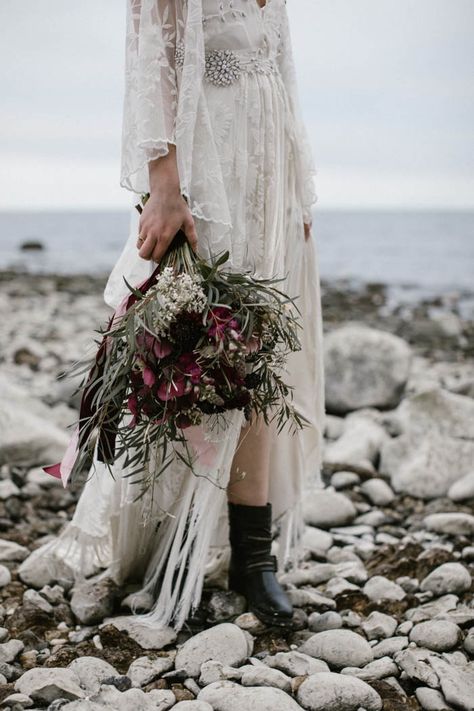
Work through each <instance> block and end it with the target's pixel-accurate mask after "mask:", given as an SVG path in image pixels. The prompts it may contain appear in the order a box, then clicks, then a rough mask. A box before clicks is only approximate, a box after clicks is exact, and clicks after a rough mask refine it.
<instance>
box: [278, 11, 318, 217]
mask: <svg viewBox="0 0 474 711" xmlns="http://www.w3.org/2000/svg"><path fill="white" fill-rule="evenodd" d="M278 65H279V69H280V73H281V76H282V79H283V82H284V84H285V88H286V92H287V95H288V98H289V102H290V108H291V112H292V115H293V118H294V131H295V161H296V166H297V180H298V191H299V195H300V199H301V204H302V207H303V219H304V222H306V223H309V222H311V219H312V207H313V205H314V204H315V203H316V202H317V200H318V196H317V194H316V187H315V176H316V175H317V169H316V167H315V163H314V157H313V150H312V146H311V142H310V140H309V136H308V132H307V129H306V125H305V123H304V120H303V115H302V111H301V105H300V98H299V91H298V80H297V75H296V68H295V63H294V56H293V47H292V40H291V34H290V22H289V18H288V12H287V9H286V2H285V6H284V12H283V19H282V24H281V28H280V42H279V48H278Z"/></svg>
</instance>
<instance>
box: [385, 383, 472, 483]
mask: <svg viewBox="0 0 474 711" xmlns="http://www.w3.org/2000/svg"><path fill="white" fill-rule="evenodd" d="M396 416H397V419H398V420H399V422H400V425H401V429H402V431H403V432H414V433H415V434H416V435H418V436H422V435H424V434H426V432H430V431H431V432H432V431H436V432H438V433H439V434H442V435H448V436H450V437H457V438H459V439H471V440H474V400H473V399H472V398H470V397H466V396H464V395H456V394H454V393H450V392H448V391H447V390H445V389H443V388H432V389H431V390H424V391H423V392H420V393H418V394H416V395H412V396H410V397H408V398H405V399H404V400H403V402H402V403H401V404H400V407H399V408H398V409H397V412H396ZM458 478H459V477H458Z"/></svg>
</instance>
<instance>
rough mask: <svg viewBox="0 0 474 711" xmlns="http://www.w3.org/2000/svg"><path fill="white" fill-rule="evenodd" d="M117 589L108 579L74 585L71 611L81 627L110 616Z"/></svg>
mask: <svg viewBox="0 0 474 711" xmlns="http://www.w3.org/2000/svg"><path fill="white" fill-rule="evenodd" d="M116 596H117V587H116V585H115V583H114V582H113V581H112V580H111V579H109V578H103V579H101V580H86V581H85V582H80V583H76V585H75V586H74V587H73V589H72V591H71V610H72V612H73V613H74V614H75V616H76V617H77V619H78V620H79V622H81V623H82V624H83V625H93V624H96V623H98V622H102V620H103V619H104V618H105V617H107V616H108V615H110V614H111V612H112V611H113V608H114V602H115V599H116Z"/></svg>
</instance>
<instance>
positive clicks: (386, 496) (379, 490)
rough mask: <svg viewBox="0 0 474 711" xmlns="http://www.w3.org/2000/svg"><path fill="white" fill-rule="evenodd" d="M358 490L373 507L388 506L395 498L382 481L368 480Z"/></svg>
mask: <svg viewBox="0 0 474 711" xmlns="http://www.w3.org/2000/svg"><path fill="white" fill-rule="evenodd" d="M360 489H361V491H362V493H363V494H365V496H367V498H368V499H369V501H370V502H371V503H372V504H374V506H388V504H391V503H392V501H393V500H394V498H395V494H394V493H393V491H392V489H391V488H390V487H389V485H388V484H387V482H386V481H384V480H383V479H368V480H367V481H364V483H363V484H362V485H361V487H360Z"/></svg>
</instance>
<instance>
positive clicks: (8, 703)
mask: <svg viewBox="0 0 474 711" xmlns="http://www.w3.org/2000/svg"><path fill="white" fill-rule="evenodd" d="M15 704H18V706H20V708H25V709H29V708H30V707H31V706H33V705H34V701H33V699H30V697H29V696H27V695H26V694H10V695H9V696H7V697H6V698H5V699H3V701H2V703H1V704H0V706H2V708H4V707H8V708H10V707H14V705H15Z"/></svg>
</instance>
